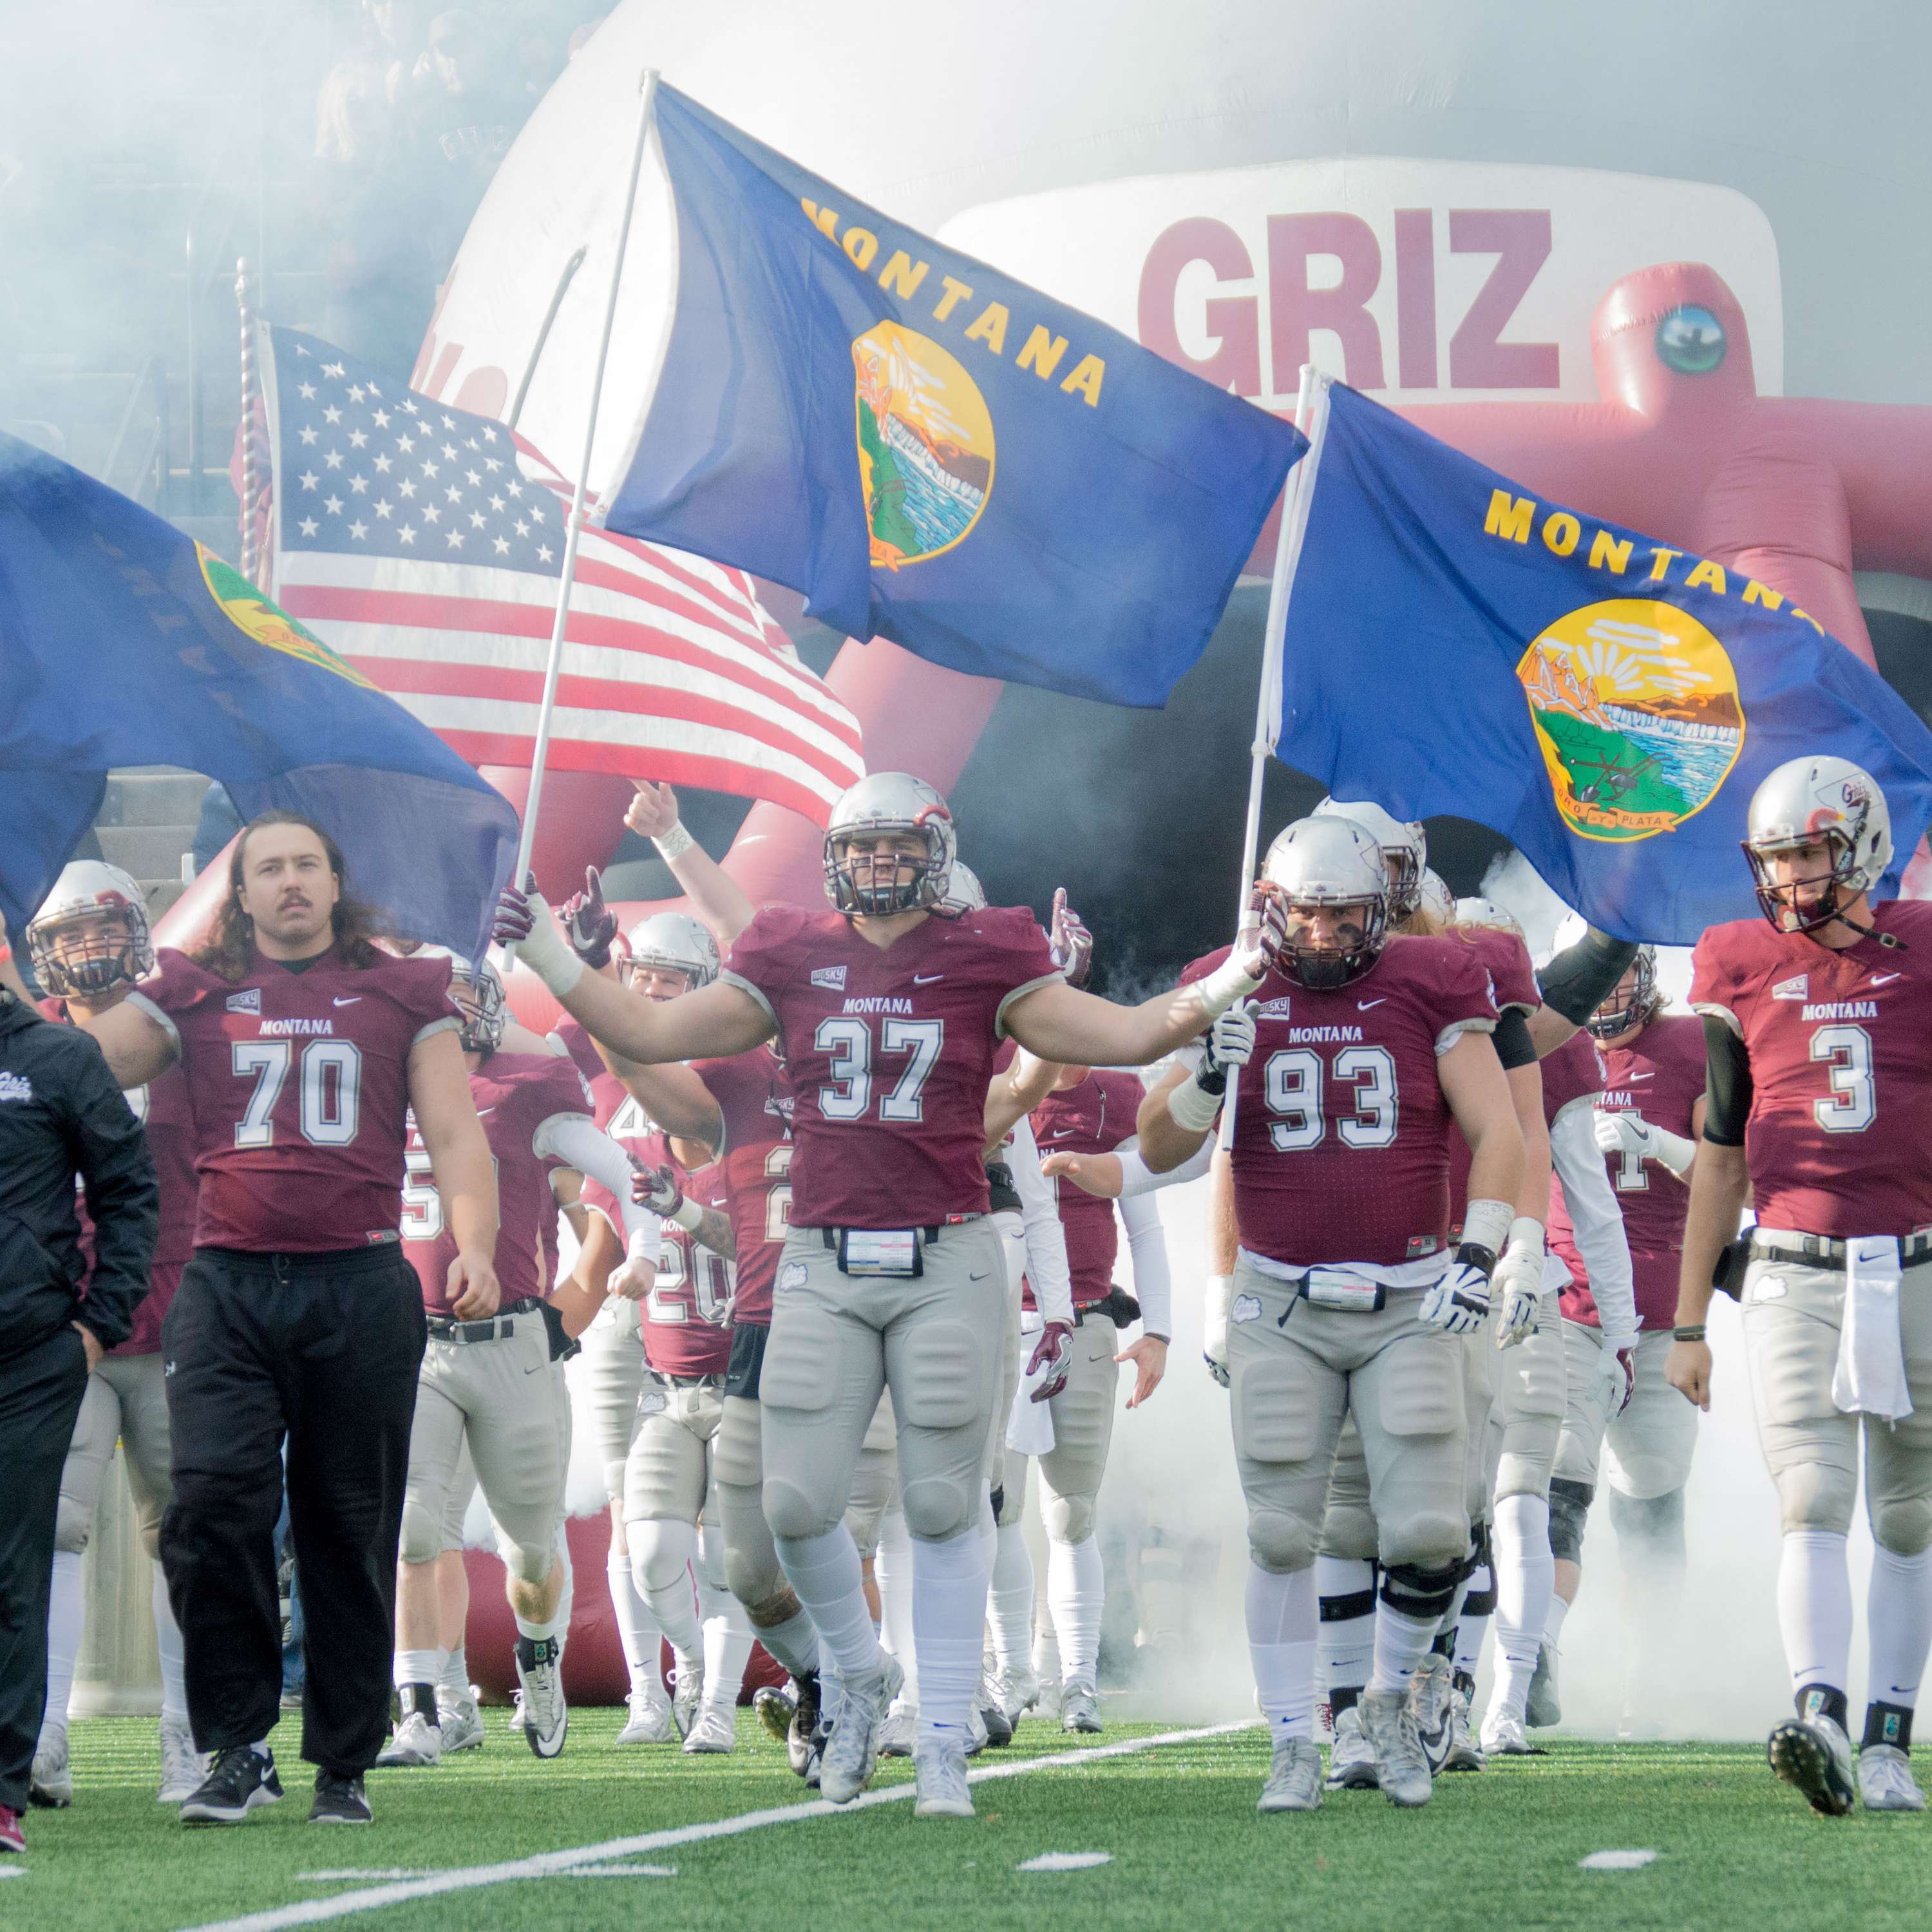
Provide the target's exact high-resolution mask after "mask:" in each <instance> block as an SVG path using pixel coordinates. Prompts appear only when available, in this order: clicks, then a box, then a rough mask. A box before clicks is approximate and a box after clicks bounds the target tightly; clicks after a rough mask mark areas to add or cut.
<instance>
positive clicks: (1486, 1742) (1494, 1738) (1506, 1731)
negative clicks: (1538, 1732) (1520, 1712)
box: [1483, 1711, 1530, 1757]
mask: <svg viewBox="0 0 1932 1932" xmlns="http://www.w3.org/2000/svg"><path fill="white" fill-rule="evenodd" d="M1483 1755H1484V1757H1529V1755H1530V1748H1529V1739H1528V1738H1527V1737H1526V1736H1525V1735H1524V1734H1523V1720H1522V1719H1521V1718H1519V1717H1518V1716H1517V1715H1516V1713H1515V1712H1514V1711H1492V1712H1490V1715H1488V1716H1487V1718H1484V1720H1483Z"/></svg>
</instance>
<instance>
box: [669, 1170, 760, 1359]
mask: <svg viewBox="0 0 1932 1932" xmlns="http://www.w3.org/2000/svg"><path fill="white" fill-rule="evenodd" d="M659 1145H660V1151H659V1153H658V1160H659V1162H660V1163H662V1162H664V1161H669V1160H670V1151H669V1149H668V1148H664V1147H663V1146H662V1144H661V1143H660V1144H659ZM671 1165H672V1166H673V1168H675V1167H676V1163H675V1162H674V1161H673V1162H672V1163H671ZM678 1177H679V1184H681V1185H682V1187H683V1189H684V1191H685V1196H686V1198H687V1199H690V1200H692V1201H695V1202H697V1204H698V1205H699V1206H700V1207H703V1208H725V1207H727V1196H726V1191H725V1186H724V1165H723V1163H721V1162H719V1161H715V1160H714V1161H712V1162H710V1163H709V1164H708V1165H706V1166H703V1167H700V1168H697V1169H694V1170H693V1171H691V1172H689V1173H685V1172H684V1171H683V1170H682V1169H678ZM730 1299H731V1264H730V1262H727V1260H726V1259H724V1256H722V1255H721V1254H718V1253H714V1252H713V1251H712V1250H711V1249H709V1248H707V1247H705V1246H704V1245H703V1243H701V1242H700V1241H698V1239H697V1237H696V1236H695V1235H688V1234H686V1233H685V1231H684V1230H683V1229H682V1228H679V1227H676V1226H673V1224H672V1223H670V1222H669V1221H667V1222H666V1223H664V1246H663V1247H662V1249H661V1250H660V1251H659V1253H658V1278H657V1281H656V1283H655V1286H653V1287H652V1289H651V1292H650V1293H649V1295H646V1296H645V1298H644V1305H643V1319H642V1322H641V1324H640V1327H641V1332H642V1334H643V1341H644V1360H645V1361H646V1362H648V1363H649V1364H650V1365H651V1367H652V1368H654V1369H655V1370H657V1372H658V1373H659V1374H660V1375H665V1376H721V1375H722V1374H723V1373H724V1371H725V1370H726V1369H727V1368H728V1367H730V1363H731V1329H730V1324H729V1323H726V1324H725V1325H723V1326H720V1325H719V1322H720V1318H721V1316H723V1314H724V1310H725V1309H726V1307H727V1306H728V1305H729V1304H730ZM765 1319H766V1322H769V1321H770V1319H771V1316H770V1313H769V1310H767V1312H766V1317H765Z"/></svg>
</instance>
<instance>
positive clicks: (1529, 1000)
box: [1442, 926, 1543, 1013]
mask: <svg viewBox="0 0 1932 1932" xmlns="http://www.w3.org/2000/svg"><path fill="white" fill-rule="evenodd" d="M1442 936H1443V938H1445V939H1453V940H1454V941H1455V942H1456V943H1457V945H1458V946H1466V947H1469V949H1470V950H1471V951H1472V952H1473V953H1475V956H1476V957H1477V958H1478V959H1480V960H1481V962H1483V965H1484V967H1485V968H1487V970H1488V972H1489V975H1490V984H1491V985H1492V986H1493V988H1494V989H1495V992H1496V1010H1497V1011H1498V1012H1499V1013H1508V1011H1509V1010H1510V1009H1511V1007H1514V1008H1515V1009H1516V1010H1517V1012H1518V1013H1535V1011H1536V1010H1537V1008H1538V1007H1540V1006H1541V1005H1542V1004H1543V990H1542V989H1541V987H1539V986H1538V985H1537V983H1536V968H1535V967H1534V966H1532V965H1531V964H1530V960H1529V947H1526V945H1524V944H1523V941H1521V940H1520V939H1519V938H1517V936H1516V935H1515V934H1514V933H1513V932H1504V931H1503V930H1502V928H1501V927H1499V926H1455V927H1453V928H1452V929H1451V930H1450V931H1449V932H1446V933H1445V934H1444V935H1442Z"/></svg>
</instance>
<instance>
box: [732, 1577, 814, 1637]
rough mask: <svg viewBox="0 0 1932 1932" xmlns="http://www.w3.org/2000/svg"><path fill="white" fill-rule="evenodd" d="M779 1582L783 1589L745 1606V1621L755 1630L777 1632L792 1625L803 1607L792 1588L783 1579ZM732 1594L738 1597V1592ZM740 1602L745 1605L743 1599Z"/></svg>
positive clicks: (739, 1599) (740, 1598)
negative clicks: (781, 1626)
mask: <svg viewBox="0 0 1932 1932" xmlns="http://www.w3.org/2000/svg"><path fill="white" fill-rule="evenodd" d="M779 1581H780V1583H781V1588H780V1589H777V1590H775V1591H774V1592H772V1594H771V1595H769V1596H768V1597H761V1598H759V1599H758V1601H757V1602H756V1603H751V1604H745V1622H748V1624H749V1625H751V1628H753V1629H754V1630H776V1629H778V1628H779V1626H780V1625H783V1624H788V1623H790V1622H791V1620H792V1619H793V1617H795V1616H797V1615H798V1613H799V1610H801V1609H802V1607H803V1606H802V1605H801V1604H799V1601H798V1597H797V1595H796V1592H794V1591H793V1589H792V1587H791V1586H790V1584H789V1583H784V1580H783V1579H782V1578H781V1579H780V1580H779ZM732 1595H733V1596H736V1595H737V1592H736V1591H735V1590H734V1591H733V1592H732ZM738 1601H739V1602H740V1603H741V1604H742V1603H745V1600H744V1598H742V1597H739V1598H738Z"/></svg>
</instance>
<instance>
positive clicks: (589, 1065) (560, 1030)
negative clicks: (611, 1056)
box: [550, 1013, 622, 1092]
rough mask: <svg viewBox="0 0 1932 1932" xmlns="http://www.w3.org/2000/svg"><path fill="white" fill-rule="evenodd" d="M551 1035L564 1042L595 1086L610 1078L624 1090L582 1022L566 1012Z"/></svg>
mask: <svg viewBox="0 0 1932 1932" xmlns="http://www.w3.org/2000/svg"><path fill="white" fill-rule="evenodd" d="M550 1038H551V1039H552V1040H557V1041H559V1042H561V1043H562V1046H563V1048H564V1050H565V1052H567V1053H568V1055H569V1056H570V1059H571V1064H572V1065H573V1066H574V1067H576V1069H577V1072H578V1073H580V1074H582V1075H583V1077H584V1079H586V1080H587V1081H589V1082H590V1083H591V1085H592V1086H593V1087H594V1086H595V1085H596V1084H597V1082H598V1081H600V1080H608V1081H610V1082H612V1083H613V1085H618V1086H619V1091H620V1092H621V1091H622V1086H621V1084H619V1083H618V1082H617V1081H616V1076H615V1075H614V1074H613V1073H611V1071H610V1068H609V1067H606V1066H605V1065H604V1056H603V1055H601V1053H599V1052H598V1051H597V1043H596V1042H595V1040H592V1038H591V1037H590V1036H589V1034H587V1033H586V1032H585V1031H583V1024H582V1022H580V1021H577V1020H574V1019H571V1016H569V1014H568V1013H565V1015H564V1016H563V1017H562V1019H560V1020H559V1021H558V1022H557V1023H556V1025H555V1026H554V1027H553V1028H552V1029H551V1030H550Z"/></svg>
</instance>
